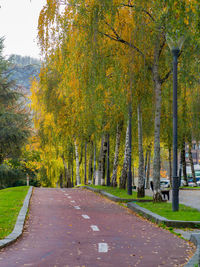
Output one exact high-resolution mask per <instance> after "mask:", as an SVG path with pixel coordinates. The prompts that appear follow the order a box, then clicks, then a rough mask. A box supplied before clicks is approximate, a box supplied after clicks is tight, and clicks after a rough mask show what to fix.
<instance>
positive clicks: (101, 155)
mask: <svg viewBox="0 0 200 267" xmlns="http://www.w3.org/2000/svg"><path fill="white" fill-rule="evenodd" d="M103 142H104V137H103V136H102V139H101V148H100V153H99V160H98V181H97V184H98V185H101V180H102V179H103Z"/></svg>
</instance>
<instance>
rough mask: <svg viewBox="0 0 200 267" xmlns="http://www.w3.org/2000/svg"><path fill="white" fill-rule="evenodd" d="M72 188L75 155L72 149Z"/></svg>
mask: <svg viewBox="0 0 200 267" xmlns="http://www.w3.org/2000/svg"><path fill="white" fill-rule="evenodd" d="M71 184H72V187H73V186H74V153H73V148H72V180H71Z"/></svg>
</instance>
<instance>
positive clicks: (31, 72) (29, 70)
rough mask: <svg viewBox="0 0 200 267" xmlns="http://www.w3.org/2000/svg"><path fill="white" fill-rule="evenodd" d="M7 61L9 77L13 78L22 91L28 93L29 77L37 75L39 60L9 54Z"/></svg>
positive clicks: (39, 66) (39, 65)
mask: <svg viewBox="0 0 200 267" xmlns="http://www.w3.org/2000/svg"><path fill="white" fill-rule="evenodd" d="M8 61H9V62H10V67H9V68H10V79H11V80H14V81H15V83H16V85H17V86H18V87H19V88H21V90H22V91H23V92H24V93H27V94H29V93H30V86H31V79H33V78H34V77H38V74H39V72H40V68H41V62H40V60H38V59H35V58H31V57H23V56H20V55H11V56H10V57H9V59H8Z"/></svg>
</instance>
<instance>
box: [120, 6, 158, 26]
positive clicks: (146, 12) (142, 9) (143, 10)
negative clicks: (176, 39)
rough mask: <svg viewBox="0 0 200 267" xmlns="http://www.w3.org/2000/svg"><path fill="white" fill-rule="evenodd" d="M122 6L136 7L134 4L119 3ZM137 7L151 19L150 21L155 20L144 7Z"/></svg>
mask: <svg viewBox="0 0 200 267" xmlns="http://www.w3.org/2000/svg"><path fill="white" fill-rule="evenodd" d="M121 5H122V6H125V7H137V6H136V5H131V4H127V5H126V4H121ZM137 8H139V9H140V10H141V11H142V12H144V13H145V14H147V15H148V16H149V17H150V18H151V19H152V21H154V22H155V19H154V17H153V16H152V15H151V14H150V13H149V12H148V11H147V10H145V9H144V8H140V7H137Z"/></svg>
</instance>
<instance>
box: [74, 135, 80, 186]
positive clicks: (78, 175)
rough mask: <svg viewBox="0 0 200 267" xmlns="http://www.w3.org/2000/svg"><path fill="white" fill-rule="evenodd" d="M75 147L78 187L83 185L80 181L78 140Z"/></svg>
mask: <svg viewBox="0 0 200 267" xmlns="http://www.w3.org/2000/svg"><path fill="white" fill-rule="evenodd" d="M74 146H75V158H76V182H77V185H80V184H81V179H80V172H79V169H80V166H79V153H78V145H77V143H76V140H75V141H74Z"/></svg>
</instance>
